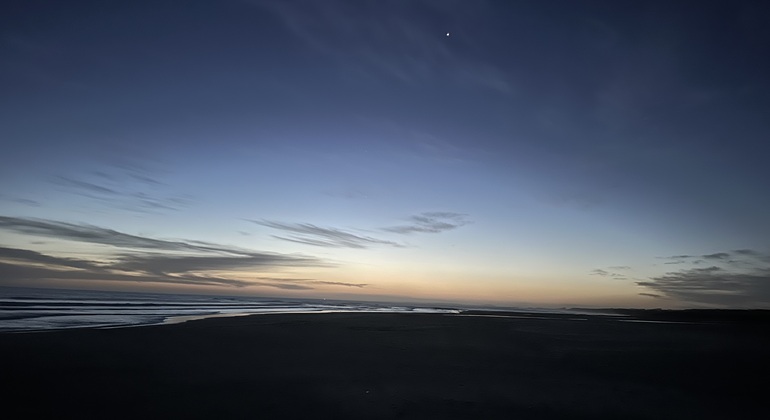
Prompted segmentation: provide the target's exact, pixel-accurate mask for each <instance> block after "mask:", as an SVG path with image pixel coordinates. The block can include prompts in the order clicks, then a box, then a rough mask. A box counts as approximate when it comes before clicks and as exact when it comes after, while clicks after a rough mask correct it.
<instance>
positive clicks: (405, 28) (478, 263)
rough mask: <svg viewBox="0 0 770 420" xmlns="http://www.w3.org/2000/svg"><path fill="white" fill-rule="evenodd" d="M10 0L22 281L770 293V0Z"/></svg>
mask: <svg viewBox="0 0 770 420" xmlns="http://www.w3.org/2000/svg"><path fill="white" fill-rule="evenodd" d="M0 8H1V10H0V285H2V286H30V287H59V288H84V289H98V290H130V291H150V292H180V293H204V294H205V293H211V294H228V295H254V296H279V297H302V298H331V299H357V300H398V301H404V302H413V301H414V302H420V301H426V302H427V301H432V302H455V303H462V304H494V305H502V306H538V307H565V306H568V307H572V306H582V307H638V308H658V307H660V308H701V307H703V308H711V307H714V308H770V219H768V214H770V213H768V207H770V165H768V156H770V141H769V140H770V118H768V115H770V78H768V75H770V3H767V2H763V1H670V0H668V1H636V2H615V1H572V0H569V1H568V0H563V1H559V0H553V1H534V0H533V1H518V2H513V1H502V0H501V1H492V0H488V1H484V0H473V1H470V0H468V1H462V0H412V1H388V0H377V1H375V0H355V1H354V0H350V1H343V0H324V1H310V0H308V1H301V0H299V1H298V0H286V1H277V0H274V1H268V0H264V1H263V0H219V1H214V0H210V1H209V0H198V1H195V0H191V1H167V0H152V1H145V0H133V1H125V2H103V1H80V0H72V1H67V2H61V1H37V0H25V1H10V2H3V5H2V6H0Z"/></svg>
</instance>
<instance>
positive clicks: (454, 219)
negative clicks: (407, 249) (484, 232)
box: [383, 211, 470, 234]
mask: <svg viewBox="0 0 770 420" xmlns="http://www.w3.org/2000/svg"><path fill="white" fill-rule="evenodd" d="M408 220H409V222H410V224H408V225H401V226H392V227H387V228H383V230H385V231H388V232H395V233H401V234H410V233H440V232H444V231H447V230H452V229H457V228H458V227H460V226H464V225H467V224H468V223H470V221H468V219H467V215H466V214H462V213H453V212H446V211H440V212H426V213H421V214H418V215H415V216H412V217H410V218H409V219H408Z"/></svg>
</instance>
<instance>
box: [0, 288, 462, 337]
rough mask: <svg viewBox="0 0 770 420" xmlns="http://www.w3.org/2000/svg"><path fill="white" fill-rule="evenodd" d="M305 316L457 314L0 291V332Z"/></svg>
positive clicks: (332, 304) (319, 303)
mask: <svg viewBox="0 0 770 420" xmlns="http://www.w3.org/2000/svg"><path fill="white" fill-rule="evenodd" d="M307 312H433V313H459V312H460V311H459V310H455V309H446V308H432V307H419V306H396V305H389V304H384V303H383V304H381V303H368V302H367V303H362V302H351V301H331V300H329V301H326V300H309V299H276V298H260V297H241V296H238V297H234V296H206V295H175V294H160V293H127V292H100V291H83V290H61V289H32V288H16V287H11V288H0V331H40V330H55V329H63V328H115V327H127V326H139V325H151V324H161V323H177V322H185V321H188V320H192V319H201V318H207V317H215V316H240V315H249V314H268V313H307Z"/></svg>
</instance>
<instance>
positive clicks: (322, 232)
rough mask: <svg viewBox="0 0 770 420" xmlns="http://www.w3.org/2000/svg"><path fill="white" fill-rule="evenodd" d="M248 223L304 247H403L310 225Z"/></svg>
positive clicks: (266, 222)
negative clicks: (284, 234)
mask: <svg viewBox="0 0 770 420" xmlns="http://www.w3.org/2000/svg"><path fill="white" fill-rule="evenodd" d="M250 222H253V223H256V224H258V225H261V226H265V227H269V228H272V229H277V230H281V231H284V232H287V233H289V234H291V235H290V236H278V235H273V237H274V238H277V239H281V240H284V241H290V242H296V243H300V244H305V245H313V246H321V247H332V248H367V247H369V246H372V245H389V246H395V247H401V246H403V245H401V244H399V243H397V242H393V241H387V240H384V239H378V238H373V237H371V236H363V235H357V234H355V233H351V232H348V231H344V230H341V229H337V228H330V227H320V226H316V225H313V224H310V223H282V222H275V221H270V220H250Z"/></svg>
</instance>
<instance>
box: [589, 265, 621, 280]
mask: <svg viewBox="0 0 770 420" xmlns="http://www.w3.org/2000/svg"><path fill="white" fill-rule="evenodd" d="M607 268H610V269H612V268H615V269H620V270H627V269H629V268H630V267H628V266H626V265H621V266H614V267H607ZM590 274H591V275H592V276H601V277H611V278H614V279H616V280H625V279H626V278H627V277H626V275H625V274H622V273H616V272H614V271H608V270H604V269H601V268H597V269H594V270H591V272H590Z"/></svg>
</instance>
